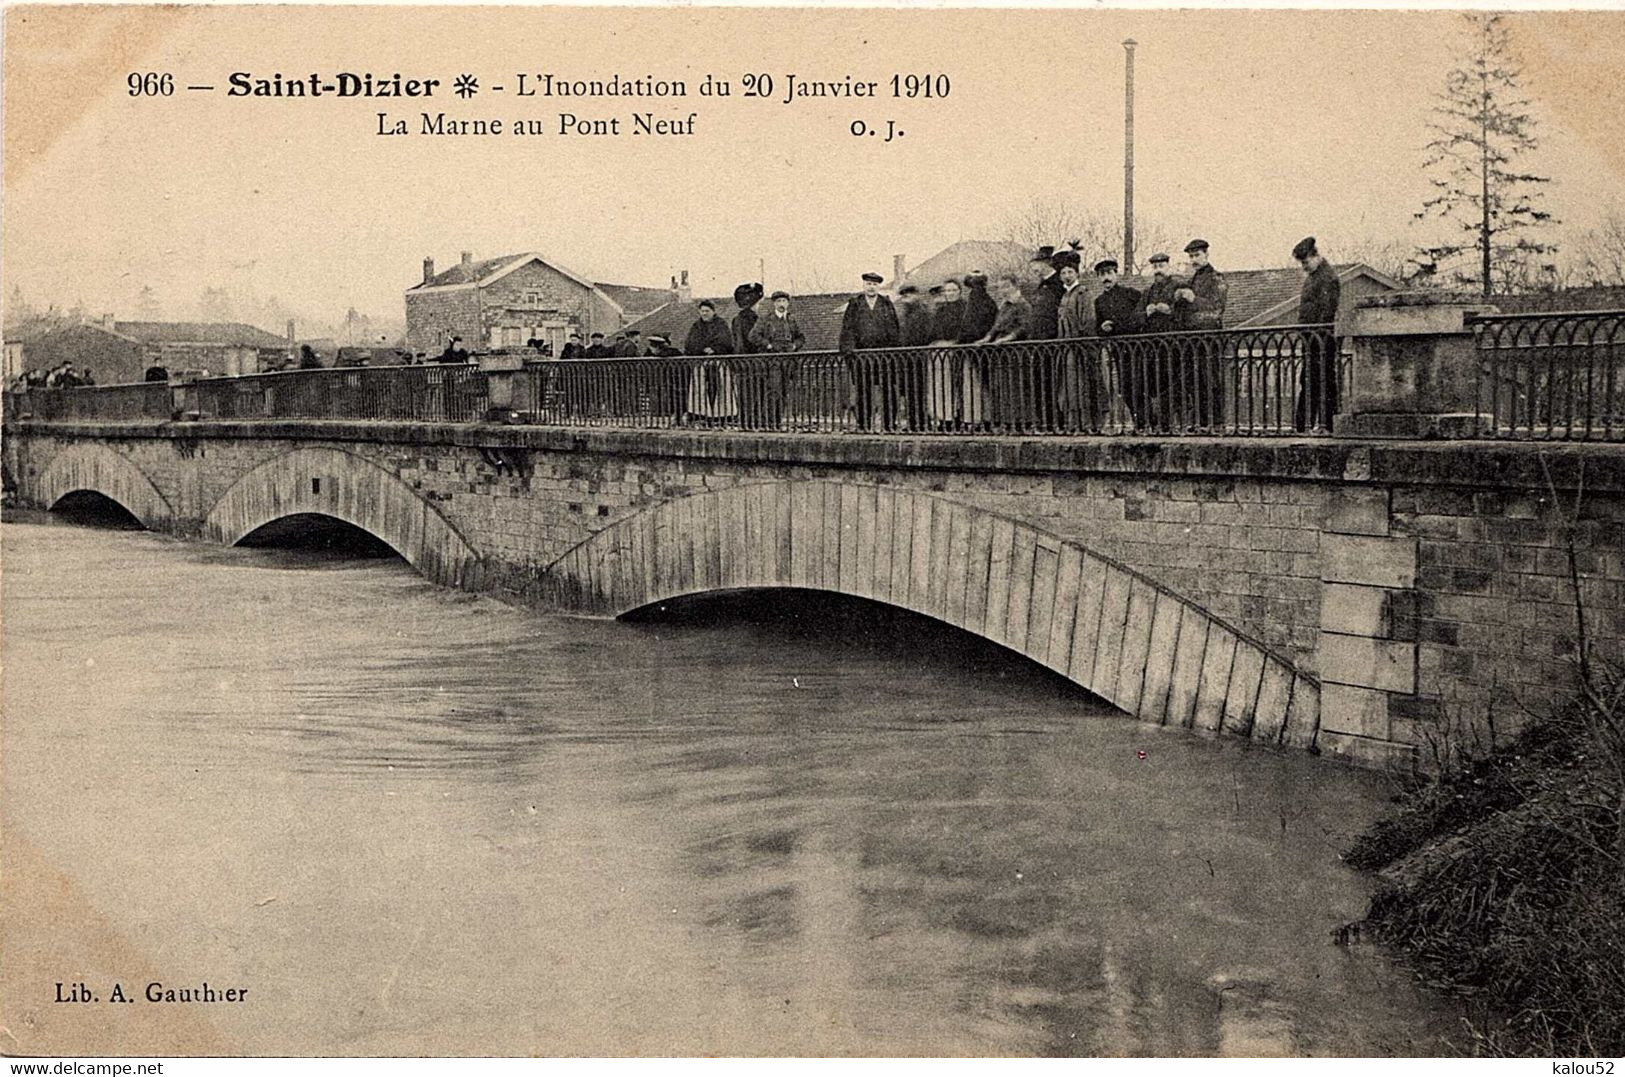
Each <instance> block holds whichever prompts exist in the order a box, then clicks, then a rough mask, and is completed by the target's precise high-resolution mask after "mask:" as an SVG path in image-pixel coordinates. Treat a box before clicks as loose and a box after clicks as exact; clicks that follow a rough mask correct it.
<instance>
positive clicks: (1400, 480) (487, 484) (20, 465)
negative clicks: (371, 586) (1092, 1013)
mask: <svg viewBox="0 0 1625 1077" xmlns="http://www.w3.org/2000/svg"><path fill="white" fill-rule="evenodd" d="M6 434H7V437H6V439H5V442H6V443H5V463H6V472H7V476H8V482H10V483H12V484H13V485H14V486H15V488H16V489H17V491H18V493H19V494H20V495H21V499H22V500H23V501H24V502H34V503H40V502H42V501H43V500H44V499H45V498H46V497H47V496H49V495H50V494H51V492H52V491H54V490H55V486H53V485H52V484H53V483H56V484H60V483H61V482H63V481H74V482H92V481H105V482H107V483H108V484H110V485H111V484H114V483H117V484H119V489H120V490H126V491H128V490H139V489H144V487H142V485H141V482H138V481H136V479H135V478H132V477H131V475H137V474H138V475H139V477H141V478H142V479H143V480H144V481H147V482H150V484H151V487H152V489H153V490H155V491H157V493H158V494H159V495H160V497H161V501H162V502H163V503H164V504H165V505H166V506H167V509H168V511H169V513H170V517H169V518H168V519H167V520H166V521H165V522H164V523H162V524H161V526H163V527H165V528H166V529H168V530H173V531H175V532H176V533H180V534H190V535H201V534H203V533H204V531H205V526H204V525H205V521H206V520H207V519H208V518H209V516H210V513H211V512H212V511H214V509H215V507H216V506H217V505H219V504H221V502H222V501H223V500H224V499H226V498H227V497H228V494H231V492H232V491H233V490H234V488H237V487H238V486H239V484H240V483H242V482H244V481H246V480H245V477H246V476H248V475H249V474H250V472H253V471H254V470H255V469H256V468H263V469H265V473H267V474H274V473H275V472H276V469H277V468H278V467H282V468H283V469H284V470H286V471H287V472H288V474H290V475H291V474H293V473H294V470H295V468H294V465H293V464H292V463H291V462H289V463H285V464H278V463H277V461H279V460H284V459H286V461H292V460H294V458H295V456H296V455H297V454H300V453H301V452H302V451H303V450H309V449H312V448H320V449H322V450H323V451H324V452H326V453H327V454H328V455H326V456H321V457H313V456H311V455H309V454H308V453H305V454H304V455H303V456H299V457H298V459H299V461H300V462H299V464H298V468H299V469H302V470H298V475H299V477H300V480H301V481H302V482H309V481H310V480H311V479H319V478H323V477H324V476H325V473H324V475H318V474H316V472H315V471H311V468H313V467H314V468H316V469H317V470H318V471H320V470H322V469H324V468H325V469H328V470H335V471H346V470H348V469H349V468H351V467H352V466H353V468H354V469H355V471H356V476H357V477H355V481H354V482H351V483H350V487H353V488H359V487H356V486H355V484H356V483H358V482H361V479H360V478H359V476H361V475H362V474H365V475H369V476H370V475H372V474H373V472H375V471H377V472H382V473H384V474H386V475H387V476H389V477H390V479H391V480H393V481H398V483H399V485H400V488H401V489H402V490H404V491H410V496H411V497H413V498H416V499H418V500H420V501H421V504H422V505H423V506H425V507H426V508H425V509H424V510H423V511H427V512H432V513H433V514H434V515H435V516H436V517H437V518H438V519H443V521H444V523H445V531H444V535H445V536H447V537H443V538H440V539H437V540H436V541H435V543H433V544H431V545H433V547H434V548H435V549H437V550H440V551H442V552H441V553H437V554H436V555H435V557H436V558H437V560H436V564H437V565H439V564H443V563H445V562H447V561H448V559H455V558H453V557H452V555H451V554H447V553H445V552H444V551H446V550H448V549H454V548H458V549H460V547H458V546H457V543H459V542H460V543H464V544H466V547H467V549H468V550H469V551H472V554H471V555H470V556H471V557H472V558H474V562H471V564H472V567H470V568H469V569H468V570H467V571H466V573H465V572H464V570H463V569H461V568H459V569H458V570H457V572H456V573H450V572H449V571H448V570H442V569H439V568H437V569H435V571H436V572H440V573H441V574H442V575H445V576H448V577H449V576H452V575H455V576H456V578H457V579H458V580H459V581H460V582H461V583H462V584H463V585H465V586H473V587H481V588H486V589H493V590H499V591H506V592H511V593H513V594H514V595H516V596H518V597H522V598H532V599H535V598H539V597H542V595H541V592H542V590H543V588H542V587H541V586H540V581H541V580H542V579H543V577H544V575H545V573H546V570H547V569H548V567H549V566H551V565H554V564H555V563H556V562H558V561H559V560H560V559H561V558H563V557H565V556H566V555H567V554H569V553H570V552H571V551H572V550H575V549H576V548H578V547H580V546H581V544H582V543H584V542H586V541H587V540H589V539H591V538H592V537H593V536H594V535H597V534H599V533H601V532H604V531H605V530H606V529H608V528H611V527H615V526H618V525H622V524H625V523H626V522H627V521H631V520H634V519H635V518H637V517H638V516H639V515H640V514H644V513H648V512H651V511H653V510H656V509H658V508H659V507H660V506H663V505H666V504H668V503H670V502H673V501H676V500H680V499H682V498H685V497H688V496H690V495H694V494H701V493H714V492H717V491H721V490H727V489H730V488H733V487H737V486H743V485H759V484H764V483H766V484H772V483H781V484H796V483H807V482H819V483H823V484H836V485H841V484H846V485H850V486H852V487H854V488H862V489H871V488H881V489H885V488H893V489H896V490H899V491H909V492H912V493H915V494H925V495H931V496H932V497H933V498H935V499H937V500H938V501H940V502H942V503H944V504H949V505H953V506H959V507H962V508H963V509H965V510H974V511H981V512H986V513H990V514H993V515H995V516H997V517H1002V518H1005V519H1009V520H1012V521H1017V522H1019V523H1021V524H1022V525H1024V526H1028V527H1031V528H1033V529H1034V530H1035V532H1036V533H1039V534H1042V535H1047V536H1052V537H1053V538H1054V539H1055V540H1056V541H1057V542H1059V543H1061V544H1062V546H1061V547H1058V548H1076V549H1079V550H1082V551H1087V552H1088V553H1089V554H1090V555H1091V556H1093V557H1096V558H1100V559H1104V560H1105V561H1107V562H1110V563H1115V564H1118V565H1121V566H1123V567H1124V568H1125V569H1127V570H1130V571H1131V572H1133V573H1135V574H1137V576H1138V577H1141V578H1143V579H1145V580H1146V581H1148V582H1149V583H1151V584H1154V585H1155V586H1156V587H1157V588H1160V589H1164V590H1166V591H1167V592H1168V593H1169V594H1171V595H1175V596H1177V597H1178V598H1179V599H1181V600H1183V601H1185V602H1188V603H1190V604H1191V605H1192V606H1194V607H1196V608H1198V609H1200V610H1201V611H1203V613H1204V614H1205V615H1206V616H1208V617H1210V618H1212V619H1213V620H1214V621H1216V622H1218V623H1220V624H1222V625H1225V626H1228V627H1229V629H1231V630H1233V631H1234V633H1235V634H1236V635H1237V636H1238V637H1239V638H1242V639H1245V640H1249V641H1252V642H1253V643H1254V644H1256V646H1257V647H1258V648H1260V649H1261V651H1262V652H1263V653H1266V654H1269V655H1274V656H1276V657H1277V658H1279V660H1281V661H1282V662H1285V663H1288V664H1289V665H1290V666H1291V667H1292V668H1293V669H1294V670H1296V671H1297V672H1298V673H1300V674H1302V675H1304V676H1307V677H1313V678H1315V679H1317V680H1318V681H1320V682H1322V687H1323V691H1324V693H1325V697H1324V707H1323V710H1322V720H1321V724H1320V740H1319V744H1320V747H1321V748H1322V749H1323V750H1326V751H1329V752H1333V753H1342V754H1346V755H1349V756H1352V757H1355V758H1358V759H1361V760H1363V761H1367V762H1377V763H1391V764H1399V765H1404V764H1405V763H1406V762H1407V761H1408V760H1409V759H1410V757H1411V755H1412V754H1413V753H1412V747H1411V746H1413V745H1418V744H1426V743H1427V742H1428V739H1429V737H1430V736H1431V735H1432V734H1433V731H1434V730H1435V729H1436V727H1437V726H1438V724H1439V723H1440V722H1441V721H1443V720H1446V719H1449V718H1450V717H1451V715H1452V714H1463V713H1477V712H1482V711H1483V710H1484V709H1485V708H1486V707H1487V706H1488V705H1489V704H1490V703H1491V702H1493V703H1494V705H1495V706H1496V707H1497V708H1498V711H1499V712H1500V714H1501V715H1502V716H1503V717H1504V719H1505V725H1504V726H1503V728H1506V727H1508V726H1510V725H1512V724H1514V723H1515V719H1516V716H1517V714H1518V712H1519V710H1520V708H1528V709H1532V710H1538V709H1541V708H1544V707H1549V706H1550V705H1552V704H1553V703H1554V702H1555V701H1557V700H1560V699H1562V698H1563V697H1564V695H1565V694H1566V692H1567V691H1568V690H1570V688H1571V687H1572V684H1573V680H1572V669H1571V667H1570V662H1569V656H1570V655H1571V654H1572V653H1573V648H1574V644H1575V640H1576V636H1577V629H1576V624H1575V615H1574V606H1573V602H1572V588H1571V587H1570V584H1569V578H1568V542H1569V540H1570V538H1571V537H1572V539H1573V541H1574V543H1575V549H1576V565H1577V567H1578V570H1579V573H1580V578H1581V590H1582V592H1583V594H1584V595H1585V598H1586V604H1587V607H1588V622H1587V623H1588V633H1589V635H1590V638H1591V640H1592V641H1593V643H1595V644H1596V645H1597V646H1598V647H1601V648H1604V649H1607V650H1611V651H1613V652H1614V653H1619V652H1620V651H1621V650H1622V649H1625V447H1622V446H1604V445H1585V446H1572V445H1558V446H1536V445H1518V444H1499V443H1491V444H1486V443H1437V442H1432V443H1430V442H1380V441H1371V442H1360V441H1351V440H1342V439H1339V440H1335V441H1327V440H1318V441H1307V440H1306V441H1286V442H1283V441H1268V442H1265V441H1259V442H1238V441H1236V440H1227V441H1217V440H1213V441H1204V440H1196V439H1190V440H1175V441H1150V440H1146V441H1140V440H1135V439H1093V440H1087V441H1085V440H1062V439H1014V438H964V439H958V438H956V439H946V438H944V439H931V438H917V439H909V438H892V437H885V438H881V437H860V436H850V435H848V436H827V437H823V436H809V435H750V434H731V435H730V434H720V433H701V432H689V431H674V432H670V433H664V432H649V431H637V432H631V431H612V430H572V429H559V428H538V427H510V426H497V425H484V424H443V425H442V424H411V423H380V422H314V421H281V422H269V421H255V422H207V423H168V424H151V423H145V424H143V423H106V422H103V423H71V424H70V423H38V422H23V423H17V424H13V426H12V427H9V428H8V429H7V431H6ZM87 443H90V444H94V445H95V446H97V447H98V448H99V449H105V450H106V451H107V452H108V453H110V454H112V455H113V457H114V458H116V460H122V461H125V462H127V463H128V464H129V465H130V467H131V468H132V469H133V471H132V472H131V474H124V473H123V471H122V469H121V468H120V467H118V466H115V465H114V464H113V463H110V462H108V460H107V459H106V458H100V459H102V463H99V464H97V463H94V462H91V461H90V460H89V457H86V456H85V455H84V450H83V449H81V450H78V452H79V455H78V456H77V457H75V458H74V459H75V460H76V461H77V462H76V463H74V464H73V467H72V469H70V468H69V467H68V465H67V464H66V463H59V464H57V465H56V466H57V472H58V475H57V477H55V478H52V479H51V480H50V482H47V481H46V476H47V475H48V473H50V472H51V469H52V467H53V462H54V461H57V460H58V459H59V458H60V459H61V460H63V461H67V460H68V459H69V458H68V457H67V456H65V455H64V454H65V453H67V452H68V451H69V450H70V449H72V448H73V447H74V446H81V447H82V446H84V445H86V444H87ZM346 461H353V465H352V464H349V463H346ZM98 469H99V470H98ZM103 473H105V474H106V475H107V476H108V477H107V478H106V479H105V480H102V479H98V478H97V477H96V476H99V475H102V474H103ZM115 473H117V474H118V475H119V476H120V477H118V478H114V477H113V476H114V475H115ZM70 475H71V476H72V477H71V478H63V477H62V476H70ZM86 476H89V477H86ZM325 477H327V478H329V479H333V480H336V479H338V478H340V476H337V475H334V476H325ZM256 481H261V480H256ZM366 481H369V482H374V481H379V480H376V479H371V478H369V479H367V480H366ZM335 488H345V487H344V486H343V484H340V486H339V487H335ZM267 489H268V490H269V489H271V488H270V487H267ZM393 489H394V487H390V490H391V491H393ZM60 492H64V491H56V494H57V495H58V496H59V494H60ZM104 492H110V491H104ZM261 496H262V499H263V498H264V497H270V496H271V494H269V493H268V494H264V495H261ZM390 496H391V497H393V496H394V495H393V494H391V495H390ZM251 500H252V499H251ZM312 503H313V504H315V503H316V502H312ZM1576 506H1577V507H1576ZM345 511H353V512H358V513H364V512H365V511H366V510H365V508H364V507H354V506H352V507H349V508H346V509H345ZM402 511H403V510H402V508H401V507H400V505H398V504H397V505H394V507H393V508H391V510H390V512H391V514H392V515H393V516H396V517H398V516H400V515H401V514H402ZM353 522H358V523H360V524H361V525H362V526H368V524H367V522H366V521H364V520H356V521H353ZM391 526H392V527H397V528H398V527H400V526H401V525H399V524H390V523H388V521H378V524H377V528H376V529H377V530H381V529H383V528H386V527H391ZM411 534H412V535H420V534H422V532H421V529H420V530H419V531H415V532H411ZM437 534H438V532H437ZM411 541H417V539H415V538H413V539H412V540H411ZM1046 541H1048V540H1046ZM424 548H425V549H427V548H428V547H424ZM457 556H461V555H460V554H459V555H457ZM944 569H945V570H946V565H945V566H944Z"/></svg>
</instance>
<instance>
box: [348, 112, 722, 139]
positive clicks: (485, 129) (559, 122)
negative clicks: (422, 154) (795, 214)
mask: <svg viewBox="0 0 1625 1077" xmlns="http://www.w3.org/2000/svg"><path fill="white" fill-rule="evenodd" d="M698 120H699V113H697V112H690V113H687V114H682V113H679V114H674V115H660V114H658V113H654V112H634V113H631V114H630V115H628V116H624V117H623V116H580V115H577V114H576V113H573V112H561V113H559V114H558V115H557V116H556V117H552V118H542V117H520V118H519V119H502V118H500V117H495V116H492V117H485V118H479V119H464V118H461V117H456V116H448V115H446V114H445V113H444V112H434V113H429V112H420V113H418V120H417V123H415V124H414V123H411V122H409V121H408V120H406V119H405V118H403V117H400V116H392V115H390V114H389V113H387V112H380V113H378V129H377V131H376V133H377V134H380V135H411V134H422V135H442V136H444V135H454V136H470V135H472V136H482V135H483V136H502V135H521V136H526V135H530V136H545V135H562V136H564V137H567V138H574V137H586V138H594V137H608V138H616V137H620V136H622V135H670V136H676V137H683V136H687V135H692V134H694V133H695V128H696V124H697V123H698Z"/></svg>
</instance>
